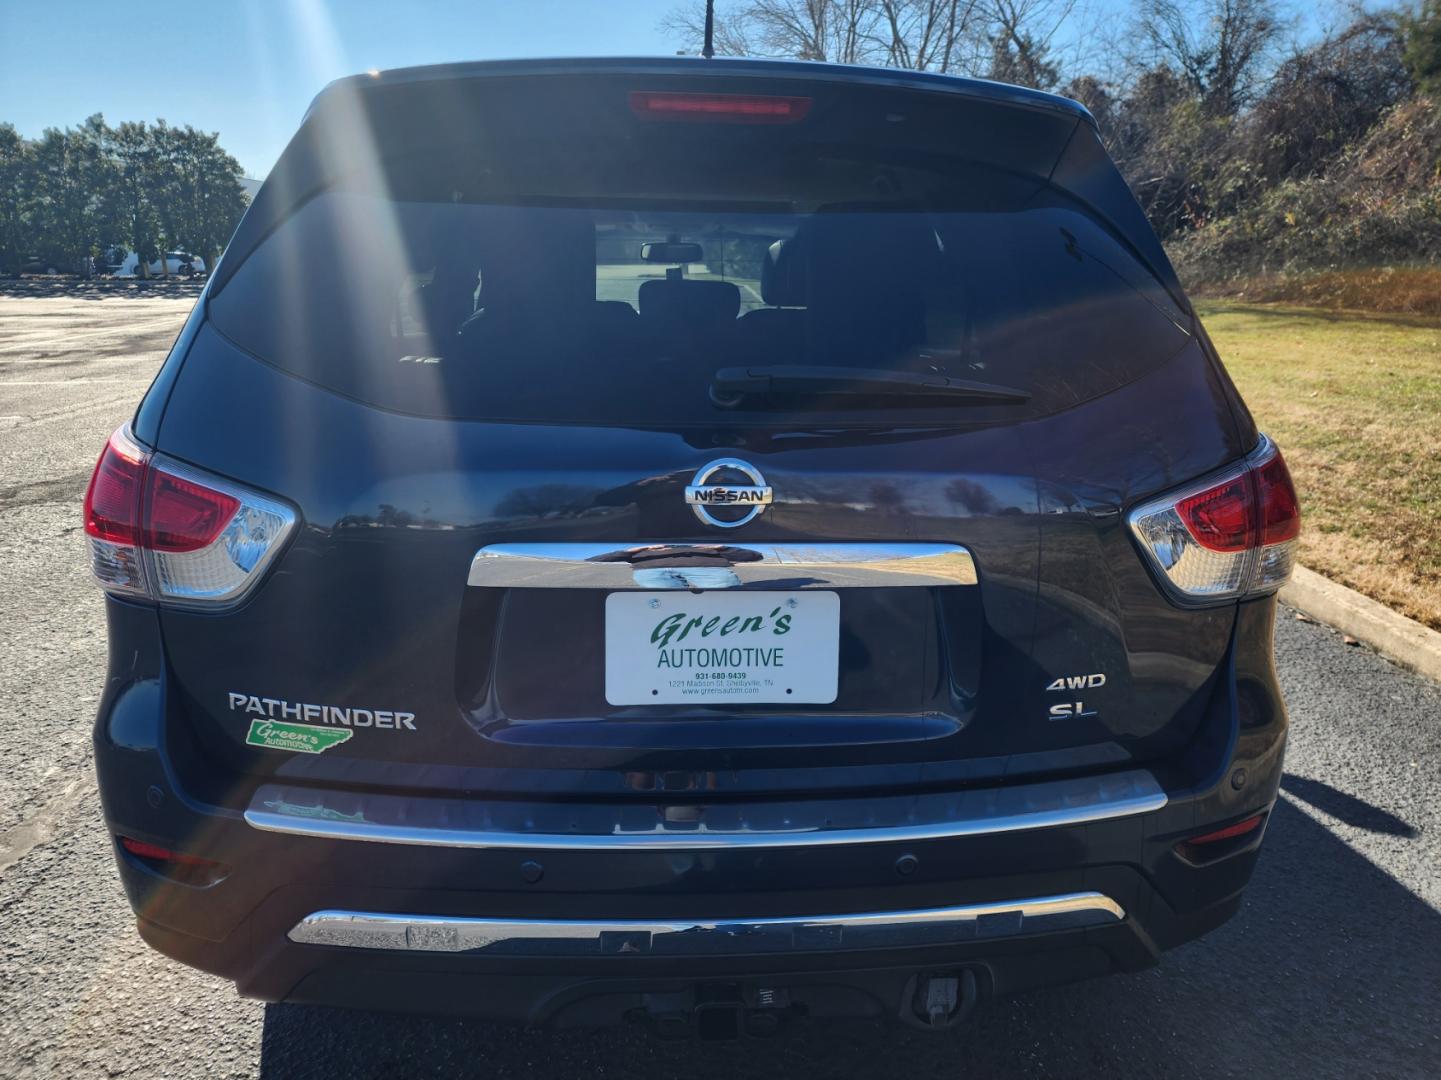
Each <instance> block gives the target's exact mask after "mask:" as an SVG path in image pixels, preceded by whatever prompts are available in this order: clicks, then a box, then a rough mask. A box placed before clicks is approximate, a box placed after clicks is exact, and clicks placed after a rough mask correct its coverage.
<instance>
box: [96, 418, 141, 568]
mask: <svg viewBox="0 0 1441 1080" xmlns="http://www.w3.org/2000/svg"><path fill="white" fill-rule="evenodd" d="M146 461H147V455H146V454H145V452H144V451H143V450H141V449H140V448H139V447H137V446H136V445H135V444H134V443H132V442H131V441H130V440H129V439H127V438H126V437H125V434H124V431H123V430H121V431H117V432H115V434H113V435H111V436H110V441H109V442H107V443H106V444H105V450H104V451H103V452H102V453H101V455H100V460H99V461H98V462H96V463H95V473H94V475H93V476H91V477H90V486H89V487H88V488H86V489H85V532H86V535H88V536H93V537H95V538H96V539H97V540H105V541H107V542H109V543H112V544H134V543H138V542H139V539H140V493H141V491H142V490H143V488H144V485H145V471H146V470H145V466H146Z"/></svg>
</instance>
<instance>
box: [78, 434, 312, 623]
mask: <svg viewBox="0 0 1441 1080" xmlns="http://www.w3.org/2000/svg"><path fill="white" fill-rule="evenodd" d="M294 527H295V512H294V510H293V508H291V507H290V506H289V505H287V504H285V503H283V502H280V501H279V500H277V499H272V498H270V497H269V496H267V495H264V494H262V493H260V492H258V491H253V490H251V489H250V488H248V487H245V486H243V485H240V484H235V483H232V482H231V481H229V480H225V479H222V478H221V477H218V476H211V475H210V474H209V473H207V472H204V471H203V470H201V469H197V468H195V467H193V466H191V465H187V464H185V463H184V462H180V461H173V460H171V459H169V458H167V457H165V456H163V455H153V454H151V453H150V452H149V451H148V450H146V449H145V448H144V447H141V446H139V445H138V444H137V443H136V442H135V440H134V439H133V438H131V436H130V431H129V429H128V428H121V429H120V430H119V431H117V432H115V434H114V435H112V436H110V441H109V442H108V443H107V444H106V446H105V452H104V453H103V454H101V455H100V461H99V462H98V463H97V464H96V466H95V474H94V475H93V476H92V477H91V478H90V487H89V488H88V489H87V490H86V492H85V532H86V535H87V537H88V539H89V543H90V568H91V570H92V571H93V572H94V574H95V578H96V580H97V581H99V583H100V587H101V588H103V589H105V590H106V591H107V592H110V593H113V594H115V595H117V596H124V597H130V598H142V599H148V600H160V601H169V602H175V603H183V604H204V605H216V604H230V603H235V602H238V601H239V600H240V598H241V597H242V596H244V595H245V593H246V592H247V591H248V590H249V589H251V588H252V587H253V586H254V585H255V583H256V582H258V581H259V580H260V577H261V575H262V574H263V572H264V570H265V566H266V564H267V563H268V562H269V561H270V560H271V559H272V558H274V557H275V555H276V554H277V552H278V551H279V550H280V548H281V547H282V545H283V544H284V543H285V539H286V537H287V536H288V535H289V534H290V531H291V530H292V529H293V528H294Z"/></svg>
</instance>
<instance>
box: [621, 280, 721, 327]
mask: <svg viewBox="0 0 1441 1080" xmlns="http://www.w3.org/2000/svg"><path fill="white" fill-rule="evenodd" d="M638 298H639V300H640V314H641V318H643V319H648V320H657V319H659V320H665V321H671V320H675V321H680V322H685V323H688V324H691V325H695V324H711V323H723V322H728V321H731V320H734V319H735V317H736V316H737V315H739V314H740V310H741V291H740V289H738V288H736V286H735V285H733V284H732V283H731V282H729V281H686V280H684V279H681V280H679V281H674V280H664V281H661V280H657V281H647V282H644V283H643V284H642V285H641V287H640V293H639V297H638Z"/></svg>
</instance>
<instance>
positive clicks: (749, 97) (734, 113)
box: [630, 90, 811, 124]
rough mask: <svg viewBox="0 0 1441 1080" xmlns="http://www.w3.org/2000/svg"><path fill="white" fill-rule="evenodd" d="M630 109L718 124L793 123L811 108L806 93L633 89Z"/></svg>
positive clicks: (646, 115)
mask: <svg viewBox="0 0 1441 1080" xmlns="http://www.w3.org/2000/svg"><path fill="white" fill-rule="evenodd" d="M630 107H631V111H632V112H634V113H635V114H636V115H637V116H640V117H643V118H645V119H647V120H690V121H700V122H710V123H718V124H794V123H796V122H797V121H800V120H804V119H805V118H806V115H807V114H808V113H809V112H810V111H811V99H810V98H808V97H775V96H772V95H757V94H679V93H671V92H669V91H659V90H636V91H633V92H632V93H631V95H630Z"/></svg>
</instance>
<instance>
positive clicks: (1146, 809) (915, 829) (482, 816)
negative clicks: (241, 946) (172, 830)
mask: <svg viewBox="0 0 1441 1080" xmlns="http://www.w3.org/2000/svg"><path fill="white" fill-rule="evenodd" d="M1165 805H1166V793H1165V792H1164V791H1162V790H1161V787H1160V785H1159V784H1158V783H1157V782H1156V778H1155V777H1154V776H1152V775H1151V774H1150V773H1149V772H1147V771H1145V770H1144V769H1134V770H1131V771H1129V772H1123V773H1110V774H1107V775H1104V776H1096V777H1074V778H1071V779H1068V780H1052V781H1047V782H1045V783H1039V784H1017V785H1014V786H1012V787H1001V788H976V789H971V790H966V791H958V792H946V793H942V794H925V795H904V796H878V797H871V798H857V799H849V800H836V799H827V800H824V801H823V802H774V803H751V804H744V805H735V804H730V803H714V804H707V805H701V806H695V805H686V806H683V807H679V808H677V807H671V806H664V805H656V804H654V803H645V804H635V805H631V804H621V803H617V804H614V805H603V806H595V805H590V806H572V805H568V804H565V803H549V804H547V803H539V804H537V803H515V802H510V801H506V800H494V801H483V800H476V799H436V798H408V797H405V796H400V795H374V794H355V793H347V792H340V791H333V790H323V791H322V790H317V789H315V788H290V787H287V786H285V785H281V784H265V785H263V786H261V787H260V788H259V789H258V790H257V791H256V792H255V795H254V797H253V798H252V799H251V801H250V806H249V808H248V809H247V810H246V811H245V820H246V822H247V823H249V824H250V825H251V826H252V827H253V828H256V829H260V830H262V831H264V832H275V833H287V834H290V835H292V836H310V837H317V838H321V839H327V840H367V841H371V842H375V843H382V844H413V845H416V846H427V847H449V848H498V849H509V850H519V851H698V850H705V849H727V848H746V849H755V848H806V847H824V846H834V845H841V844H894V843H916V842H921V841H926V840H947V839H954V838H958V837H965V836H984V835H991V834H996V833H1008V832H1022V831H1026V830H1031V829H1053V828H1063V827H1065V826H1068V825H1080V824H1085V823H1088V822H1094V821H1106V820H1110V819H1112V818H1122V817H1130V816H1133V815H1136V814H1145V813H1150V812H1151V811H1153V810H1159V809H1161V808H1162V807H1163V806H1165ZM579 821H586V822H587V824H590V825H591V830H590V831H580V830H579V828H578V825H577V822H579ZM594 822H604V823H605V831H599V830H597V829H596V828H595V827H594V825H593V824H592V823H594Z"/></svg>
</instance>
